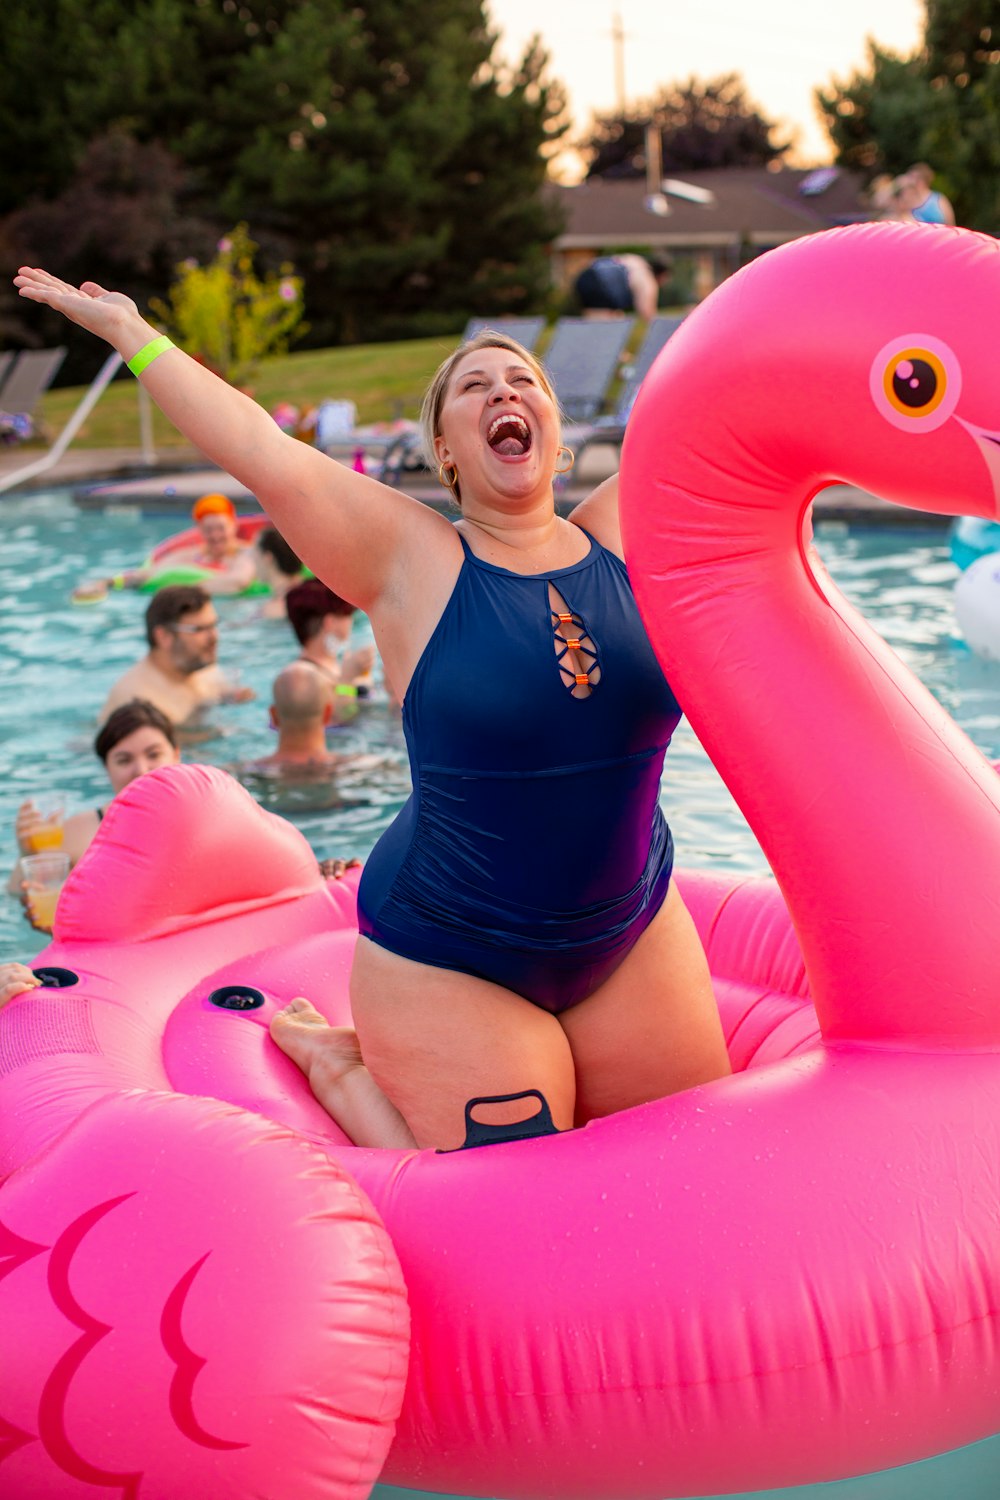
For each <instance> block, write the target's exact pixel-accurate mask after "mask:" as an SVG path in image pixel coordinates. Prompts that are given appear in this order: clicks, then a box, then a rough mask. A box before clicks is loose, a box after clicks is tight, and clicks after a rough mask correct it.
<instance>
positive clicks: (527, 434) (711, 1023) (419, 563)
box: [15, 267, 728, 1147]
mask: <svg viewBox="0 0 1000 1500" xmlns="http://www.w3.org/2000/svg"><path fill="white" fill-rule="evenodd" d="M15 281H16V284H17V286H18V288H19V290H20V294H21V296H23V297H26V298H28V299H29V300H32V301H36V302H41V303H44V304H46V305H48V306H49V307H52V308H55V309H56V310H58V311H60V312H62V313H64V314H65V315H66V316H67V317H68V318H70V319H71V320H72V321H73V322H75V323H78V324H79V325H80V326H81V327H83V328H87V329H89V330H90V331H91V332H93V333H95V334H97V335H98V336H100V337H102V338H104V339H106V340H107V341H108V342H109V343H111V344H112V345H113V346H114V347H115V348H116V349H118V350H119V352H120V353H121V354H122V356H123V358H124V359H126V360H127V361H129V363H130V367H131V368H132V370H133V373H136V374H140V375H141V377H142V381H143V384H144V385H145V386H146V388H147V390H148V391H149V393H150V395H151V396H152V397H153V399H154V400H155V401H156V402H157V404H158V405H159V406H160V407H161V409H162V410H163V411H164V413H165V414H166V416H167V417H168V418H169V419H170V420H171V421H172V422H173V423H174V424H175V425H176V426H177V427H178V428H179V429H180V431H181V432H182V433H184V435H185V436H186V437H187V438H188V439H189V440H190V441H191V442H192V443H194V444H195V445H196V446H197V447H198V448H199V449H200V450H201V451H202V452H204V453H205V454H206V455H207V456H208V457H209V458H210V459H211V460H212V461H213V462H214V463H216V464H218V465H219V466H220V467H221V468H223V469H225V470H228V471H229V472H230V473H231V474H233V475H234V476H235V477H236V478H237V479H238V480H240V481H241V482H242V483H244V484H245V485H246V486H247V487H248V488H249V489H252V490H253V492H254V493H255V494H256V495H257V496H258V498H259V499H260V501H261V504H262V505H263V507H264V509H265V510H266V511H267V512H268V514H269V515H270V516H271V517H272V518H273V520H274V522H275V524H276V525H277V526H278V527H279V529H280V530H281V533H282V535H283V536H285V537H287V538H288V540H289V542H290V544H291V545H292V546H293V547H294V548H295V550H296V552H297V553H298V554H299V555H300V556H301V557H302V558H303V559H304V560H305V561H306V563H308V565H309V566H310V567H311V568H312V569H313V571H314V572H316V573H317V574H318V575H319V576H320V577H321V578H323V579H324V580H325V581H326V582H328V584H329V586H330V587H331V588H333V589H334V590H335V591H336V592H337V593H338V594H340V595H341V596H342V597H343V598H345V599H347V600H349V601H350V602H351V603H352V604H355V605H356V606H357V607H358V608H360V609H363V610H364V611H365V612H366V614H367V615H368V616H369V618H370V620H371V622H372V629H373V631H374V634H375V640H376V644H377V646H378V649H379V652H380V655H381V657H382V660H383V663H384V666H385V670H386V675H387V677H388V679H389V681H390V682H391V683H392V685H393V687H394V689H395V691H396V692H397V693H398V695H399V696H400V697H401V698H403V699H404V722H405V724H406V730H407V737H408V741H409V745H410V753H411V761H412V769H413V778H414V788H415V791H414V796H413V798H411V801H410V803H408V804H407V807H406V808H404V810H403V812H402V813H401V814H400V816H399V818H398V819H397V821H396V823H395V824H393V826H392V827H391V828H390V830H389V831H388V833H387V834H386V835H385V836H384V837H383V839H382V840H381V841H380V843H379V845H378V847H377V848H376V850H375V853H374V854H373V856H372V858H371V859H370V860H369V862H368V866H367V867H366V870H365V875H364V878H363V880H362V886H361V890H360V893H359V910H360V915H361V923H360V925H361V932H362V936H361V937H360V938H359V941H358V944H357V950H356V955H355V961H354V968H353V972H352V979H351V997H352V1010H353V1015H354V1020H355V1023H356V1027H357V1031H356V1033H355V1032H354V1031H352V1030H349V1029H334V1028H331V1027H329V1026H328V1025H327V1024H326V1022H325V1021H324V1020H323V1019H322V1017H320V1016H319V1014H318V1013H317V1012H316V1011H315V1010H313V1008H312V1006H311V1005H310V1004H309V1002H308V1001H305V1000H295V1001H292V1003H291V1005H290V1006H288V1007H286V1010H285V1011H284V1012H283V1013H281V1014H280V1015H279V1016H278V1017H277V1018H276V1019H275V1021H274V1023H273V1028H272V1034H273V1036H274V1038H275V1040H276V1041H277V1042H278V1044H279V1046H281V1047H282V1048H283V1049H284V1050H285V1051H286V1052H287V1053H288V1054H289V1056H291V1057H292V1058H293V1059H294V1060H295V1061H296V1062H297V1063H298V1065H299V1066H300V1067H301V1068H302V1069H303V1071H304V1072H305V1073H306V1074H307V1076H308V1079H309V1082H310V1084H311V1086H312V1088H313V1091H314V1092H315V1094H316V1096H317V1097H318V1098H319V1100H320V1102H321V1103H322V1104H323V1105H324V1107H325V1108H326V1109H327V1110H328V1111H329V1112H330V1113H331V1114H332V1115H333V1116H334V1117H335V1118H336V1119H337V1120H338V1121H339V1123H340V1125H341V1126H342V1127H343V1128H344V1129H345V1130H346V1131H347V1133H348V1134H349V1135H350V1136H351V1138H352V1139H353V1140H354V1141H355V1142H357V1143H358V1144H359V1145H365V1146H390V1145H392V1146H413V1145H416V1146H418V1147H430V1146H436V1147H454V1146H457V1145H459V1144H461V1141H462V1139H463V1137H464V1109H465V1104H466V1102H467V1100H468V1099H469V1098H470V1097H472V1096H500V1095H507V1094H514V1093H518V1092H520V1091H523V1090H526V1089H537V1090H539V1091H540V1092H541V1093H543V1094H544V1095H545V1097H546V1099H547V1101H548V1103H549V1106H550V1108H551V1111H552V1115H553V1118H554V1120H555V1123H556V1125H557V1126H558V1127H560V1128H561V1129H568V1128H570V1127H571V1126H572V1125H573V1124H574V1123H582V1122H584V1121H586V1120H588V1119H591V1118H594V1117H596V1116H599V1115H605V1114H608V1113H610V1112H611V1111H613V1110H617V1109H622V1108H625V1107H627V1106H630V1105H634V1104H638V1103H641V1102H643V1101H646V1100H649V1099H652V1098H655V1097H658V1096H661V1095H663V1094H666V1093H669V1092H671V1091H672V1090H676V1089H681V1088H687V1087H689V1086H691V1085H693V1084H695V1083H700V1082H703V1081H706V1080H708V1079H711V1078H715V1077H718V1076H719V1075H721V1074H723V1073H725V1072H728V1060H727V1056H726V1050H725V1045H724V1042H723V1037H722V1033H721V1028H720V1025H719V1020H718V1014H717V1011H716V1007H715V1003H714V999H713V996H712V991H711V985H710V981H709V975H708V968H707V964H706V961H705V957H704V954H703V952H702V950H701V947H700V944H699V942H698V939H697V936H696V934H695V931H694V927H693V924H692V923H691V921H690V918H689V916H688V914H687V912H686V911H685V909H684V907H683V905H682V903H681V901H680V898H679V896H678V895H677V892H676V889H675V888H674V886H673V885H672V884H671V883H670V879H669V876H670V867H671V859H672V849H671V844H670V836H669V831H668V830H666V827H665V825H664V824H663V821H662V815H661V814H660V813H659V809H658V804H657V791H658V785H659V773H660V764H661V761H662V755H663V752H664V750H665V748H666V743H667V741H668V740H669V738H670V734H671V733H672V730H673V728H674V726H675V724H676V721H677V717H678V713H679V710H678V709H677V706H676V703H675V702H674V700H673V696H672V694H671V693H670V690H669V688H668V687H667V685H666V683H665V682H664V680H663V677H662V674H661V673H660V671H659V667H658V666H657V664H656V662H655V659H654V658H653V656H652V652H651V650H650V647H649V643H648V641H647V640H646V637H645V633H644V631H643V630H642V627H641V623H640V621H639V617H638V612H637V611H636V608H635V604H634V601H633V600H632V596H631V590H630V589H629V587H628V581H627V577H626V574H625V569H624V564H623V562H622V561H621V558H622V544H621V534H620V529H619V524H618V504H617V499H618V497H617V481H616V480H609V481H607V482H606V483H605V484H603V485H602V486H600V488H599V489H598V490H596V491H595V492H594V494H592V495H591V496H590V497H589V498H588V499H586V500H584V501H583V502H582V503H581V504H580V505H578V506H577V508H576V509H575V511H574V513H573V519H572V521H568V520H565V519H563V518H561V517H559V516H557V515H556V512H555V507H554V502H553V488H552V487H553V476H554V474H555V472H556V470H557V467H558V468H564V467H565V465H563V464H560V463H559V462H558V459H559V455H560V429H559V414H558V409H557V405H556V401H555V397H554V395H553V392H552V390H551V387H550V386H549V384H548V381H547V379H546V378H545V375H544V372H543V371H542V370H541V369H540V367H539V366H538V365H537V364H536V363H535V362H534V360H533V359H532V358H531V357H530V355H528V354H527V353H526V351H525V350H523V349H521V348H520V346H519V345H517V344H515V343H513V342H512V341H511V340H509V339H506V338H502V337H500V336H498V335H495V334H489V333H487V334H484V335H482V336H480V337H479V338H477V339H473V340H472V341H470V342H469V343H468V344H466V345H463V346H462V348H460V349H459V350H458V351H456V353H455V354H454V355H453V356H452V357H451V358H450V359H449V360H447V361H446V362H445V364H444V365H443V366H442V368H441V370H440V371H439V372H438V374H437V376H436V377H435V380H434V383H433V385H432V387H431V389H430V391H429V393H428V398H427V401H426V403H425V413H426V423H425V426H426V430H427V432H428V436H429V441H430V444H431V448H432V451H433V454H434V458H435V461H436V462H437V463H438V464H439V465H440V474H441V478H442V481H443V482H444V483H445V484H447V485H448V487H449V488H450V489H451V491H452V493H453V494H454V496H455V498H456V500H458V501H459V503H460V505H461V509H462V516H461V519H460V520H459V522H458V523H457V525H453V524H452V523H451V522H450V521H448V520H447V519H446V518H445V517H443V516H441V515H439V514H438V513H437V512H436V511H433V510H431V509H430V508H429V507H427V506H424V505H421V504H420V503H418V502H417V501H414V500H411V499H409V498H408V497H406V496H404V495H401V494H399V493H398V492H397V491H395V490H391V489H388V488H387V487H385V486H383V485H381V484H379V483H377V482H376V481H374V480H372V479H369V478H367V477H366V476H364V475H361V474H359V473H356V472H355V471H354V470H351V469H346V468H342V467H341V466H340V465H338V464H336V463H335V462H334V461H333V460H331V459H330V458H328V457H327V456H325V455H324V454H322V453H320V452H318V451H316V450H315V449H313V448H310V447H308V446H306V445H305V444H302V443H297V442H296V441H295V440H294V439H292V438H289V437H287V436H286V435H285V434H283V433H282V432H281V431H280V429H279V428H278V426H277V425H276V423H274V422H273V421H272V419H271V418H270V417H269V416H268V414H267V413H266V412H265V411H264V410H263V409H261V408H260V407H258V406H256V405H255V404H254V403H253V402H252V401H251V400H249V399H248V398H247V397H246V396H244V395H242V394H240V393H239V392H237V391H235V390H233V389H232V388H231V387H229V386H227V385H225V384H224V383H223V382H221V381H219V380H217V379H216V378H215V377H214V376H212V375H211V374H210V373H209V372H208V371H207V370H205V369H204V368H203V367H202V366H200V365H198V364H196V363H195V362H194V361H193V360H191V359H189V358H188V357H187V356H186V355H185V354H183V353H181V351H180V350H177V349H174V348H173V347H172V346H171V345H170V344H169V340H166V339H164V338H162V337H158V336H157V334H156V330H155V329H154V328H152V327H151V326H150V325H149V324H148V323H146V322H145V321H144V320H143V318H142V317H141V316H140V314H139V312H138V310H137V309H136V307H135V304H134V303H133V302H131V301H130V299H128V298H127V297H125V296H123V295H122V294H120V293H115V292H110V293H109V292H106V291H105V290H104V289H103V288H102V287H100V286H98V285H97V284H96V283H93V282H85V283H84V284H83V286H82V287H80V288H76V287H73V286H70V285H69V284H67V283H65V282H62V281H59V280H58V279H57V278H56V277H54V276H52V275H50V274H49V273H48V272H45V271H41V270H34V269H31V268H27V267H25V268H22V270H21V272H20V273H19V274H18V276H17V277H16V278H15ZM562 451H563V452H566V451H567V450H562ZM441 754H443V755H444V757H445V758H444V760H443V761H440V760H438V759H436V758H435V757H438V756H440V755H441ZM516 1115H517V1108H516V1106H515V1105H513V1104H507V1105H504V1106H498V1107H497V1113H495V1114H494V1115H493V1119H494V1121H495V1122H497V1123H500V1122H502V1121H504V1120H509V1119H511V1118H515V1117H516Z"/></svg>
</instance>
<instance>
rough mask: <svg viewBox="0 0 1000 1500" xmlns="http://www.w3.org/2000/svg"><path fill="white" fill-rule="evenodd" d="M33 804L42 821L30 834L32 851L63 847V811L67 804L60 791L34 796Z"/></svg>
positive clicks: (29, 841) (38, 851)
mask: <svg viewBox="0 0 1000 1500" xmlns="http://www.w3.org/2000/svg"><path fill="white" fill-rule="evenodd" d="M32 806H33V807H34V809H35V811H36V812H37V813H38V816H39V818H40V819H41V821H40V822H38V823H36V824H35V826H34V827H33V828H32V830H31V832H30V833H29V834H28V844H29V845H30V847H31V850H32V853H34V854H43V853H45V851H46V850H48V849H61V848H62V841H63V813H64V812H65V810H66V804H65V801H64V799H63V796H62V794H61V793H60V792H49V793H45V794H43V795H41V796H39V797H33V798H32Z"/></svg>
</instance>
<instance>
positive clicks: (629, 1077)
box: [559, 886, 730, 1125]
mask: <svg viewBox="0 0 1000 1500" xmlns="http://www.w3.org/2000/svg"><path fill="white" fill-rule="evenodd" d="M559 1019H560V1022H561V1024H562V1027H563V1030H564V1031H565V1033H566V1036H567V1038H568V1040H569V1044H570V1047H571V1048H572V1052H573V1061H574V1064H575V1067H576V1123H577V1124H580V1125H582V1124H585V1123H586V1121H587V1120H593V1119H597V1118H599V1117H600V1116H602V1115H608V1114H612V1113H613V1112H614V1111H615V1110H618V1109H629V1108H630V1107H631V1106H632V1105H635V1104H645V1103H648V1102H649V1100H651V1099H660V1098H662V1097H663V1096H664V1095H666V1094H673V1093H677V1092H678V1090H680V1089H686V1088H691V1087H693V1086H694V1085H695V1084H697V1083H705V1082H707V1081H708V1080H709V1079H712V1078H719V1077H722V1076H723V1075H724V1074H726V1073H728V1072H729V1071H730V1067H729V1055H728V1053H727V1051H726V1044H725V1039H724V1037H723V1034H722V1025H721V1022H720V1020H719V1012H718V1008H717V1006H716V1003H715V996H714V995H713V993H712V981H711V976H710V974H709V971H708V961H707V959H706V958H705V952H704V949H703V948H702V946H701V940H700V938H699V937H698V933H697V931H696V930H695V926H694V923H693V922H692V920H691V917H690V915H689V913H688V910H687V907H686V906H685V905H684V903H683V901H682V900H681V898H680V896H679V895H678V893H677V891H676V889H675V888H674V886H671V887H670V890H669V891H668V893H667V899H666V901H665V902H664V903H663V906H662V907H661V908H660V910H659V912H658V913H657V915H656V916H655V917H654V919H653V921H652V922H651V923H650V924H649V926H648V927H647V928H646V931H645V932H644V933H643V934H642V936H641V937H640V938H639V940H638V942H637V943H636V945H635V947H634V948H633V949H632V951H631V952H630V953H629V954H628V956H627V957H626V958H625V959H624V960H623V961H622V963H621V964H619V966H618V968H617V969H616V970H615V972H614V973H613V974H612V975H611V976H610V978H609V979H606V980H605V982H604V984H602V985H601V987H600V989H597V990H595V991H594V993H593V994H592V995H588V997H587V999H586V1000H582V1001H581V1002H580V1003H579V1005H575V1006H573V1008H572V1010H568V1011H564V1012H563V1014H562V1015H561V1016H560V1017H559Z"/></svg>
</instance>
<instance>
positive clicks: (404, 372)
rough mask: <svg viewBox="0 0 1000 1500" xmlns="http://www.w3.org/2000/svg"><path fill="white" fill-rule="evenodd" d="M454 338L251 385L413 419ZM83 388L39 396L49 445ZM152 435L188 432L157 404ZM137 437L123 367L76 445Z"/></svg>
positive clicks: (363, 412)
mask: <svg viewBox="0 0 1000 1500" xmlns="http://www.w3.org/2000/svg"><path fill="white" fill-rule="evenodd" d="M643 331H644V325H643V324H640V323H638V322H637V323H636V326H635V328H634V329H633V332H632V335H631V337H630V339H629V347H630V348H632V349H634V348H635V347H636V346H637V345H638V343H639V340H640V338H641V336H642V333H643ZM549 337H551V329H549V330H547V331H546V333H545V334H544V335H543V338H542V342H541V345H540V347H541V349H542V351H543V353H544V349H545V343H546V342H547V340H548V338H549ZM455 343H456V340H455V339H454V338H453V337H445V338H434V339H407V340H405V341H403V342H401V343H396V344H354V345H351V346H349V347H347V348H342V349H310V350H308V351H307V352H306V353H303V354H288V355H285V356H283V357H282V358H280V359H270V360H266V361H265V362H264V363H263V364H262V365H261V367H260V369H259V371H258V374H257V377H256V379H255V380H254V381H253V382H252V387H253V393H254V395H255V396H256V398H257V400H258V401H260V402H261V404H262V405H263V406H266V407H267V408H268V409H269V410H270V409H272V408H273V407H274V406H276V405H277V403H278V402H279V401H290V402H292V403H293V404H294V405H296V406H299V407H302V406H307V405H310V404H318V403H319V402H320V401H325V400H327V399H332V400H350V401H353V402H354V403H355V405H356V406H357V408H358V421H359V422H382V421H391V420H392V419H393V418H394V417H399V416H402V417H410V418H413V419H415V418H416V417H417V416H418V415H419V413H420V402H421V399H422V397H423V393H424V390H425V388H426V386H427V383H428V381H429V380H430V377H431V376H432V375H433V373H434V371H435V370H436V369H437V367H438V365H439V364H440V363H441V361H442V359H444V358H445V356H446V355H447V354H448V353H449V352H450V351H451V350H452V349H453V348H454V347H455ZM83 394H84V391H83V388H82V387H67V388H66V389H64V390H57V391H47V392H46V394H45V395H44V396H43V397H42V400H41V402H40V403H39V410H38V412H37V413H36V415H37V416H38V417H40V419H41V426H42V433H41V440H42V442H43V444H44V445H45V446H47V445H48V443H50V442H51V441H52V440H53V438H55V437H56V436H57V435H58V433H59V431H60V430H61V429H62V427H63V426H64V425H65V423H66V422H67V421H68V419H69V418H70V416H71V415H72V414H73V411H74V409H75V408H76V407H77V406H78V405H79V402H80V400H81V398H82V397H83ZM613 395H614V392H612V397H613ZM153 439H154V443H155V445H156V447H157V448H169V447H171V446H178V447H180V446H184V439H183V438H182V437H181V436H180V434H179V433H178V432H177V431H176V430H175V429H174V428H173V427H171V426H170V424H169V423H168V422H167V421H166V420H165V418H164V417H162V416H161V415H160V413H159V412H158V411H156V410H155V408H154V411H153ZM139 441H140V438H139V405H138V400H137V397H136V387H135V381H134V380H133V379H132V376H131V375H129V374H128V373H126V374H125V375H124V376H119V377H117V378H116V379H115V380H114V381H113V382H112V384H111V385H110V386H109V387H108V389H107V390H106V391H105V392H104V394H103V395H102V397H101V399H100V400H99V401H98V403H97V405H96V407H95V408H94V410H93V411H92V412H91V414H90V417H89V418H88V420H87V422H86V423H85V424H84V426H83V427H82V428H81V430H80V432H79V434H78V435H77V437H76V439H75V442H74V446H75V447H78V448H134V447H138V445H139ZM31 446H36V444H32V445H31Z"/></svg>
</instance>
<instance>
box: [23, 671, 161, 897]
mask: <svg viewBox="0 0 1000 1500" xmlns="http://www.w3.org/2000/svg"><path fill="white" fill-rule="evenodd" d="M94 754H95V755H96V756H97V758H98V760H100V761H103V763H104V769H105V770H106V771H107V773H108V780H109V781H110V783H111V791H112V795H114V796H117V795H118V793H119V792H120V791H121V790H122V789H123V788H124V787H126V786H128V784H129V782H130V781H135V779H136V777H137V776H143V775H145V773H146V772H147V771H155V770H156V768H157V767H158V766H173V765H176V764H177V762H178V761H179V760H180V755H181V753H180V750H179V748H178V745H177V732H176V730H175V729H174V726H173V725H172V724H171V722H170V720H169V719H168V718H167V716H166V714H164V713H161V712H160V710H159V709H158V708H157V707H156V705H155V703H149V702H147V701H146V700H145V699H143V698H133V699H132V700H131V701H130V702H129V703H123V704H122V705H121V707H120V708H116V709H115V710H114V712H113V713H111V714H109V715H108V718H107V719H106V720H105V722H104V723H103V724H102V725H101V727H100V729H99V730H98V732H97V737H96V739H95V740H94ZM103 816H104V808H103V807H89V808H87V809H86V810H85V811H83V812H78V813H74V814H73V815H72V817H69V818H67V819H66V821H65V823H63V825H62V844H61V845H60V847H61V849H62V850H63V852H64V853H66V854H68V855H69V862H70V868H71V869H72V867H73V866H74V865H75V864H77V863H78V862H79V861H80V860H81V859H82V858H83V856H84V853H85V852H86V850H87V849H88V848H89V847H90V844H91V842H92V840H93V837H94V834H95V833H96V832H97V830H98V828H99V827H100V826H101V819H102V818H103ZM40 822H41V814H40V813H39V811H38V809H37V808H36V807H35V805H34V803H33V802H31V801H30V800H29V801H27V802H22V803H21V806H20V807H19V808H18V810H17V818H16V820H15V823H14V833H15V835H16V837H17V847H18V850H19V851H20V853H21V854H30V853H31V852H32V848H33V845H32V842H31V836H32V832H33V831H34V829H36V828H37V827H38V825H39V823H40ZM20 889H21V861H20V859H19V860H18V862H17V864H16V865H15V866H14V870H13V873H12V875H11V877H10V883H9V885H8V890H10V891H13V892H17V891H20Z"/></svg>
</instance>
